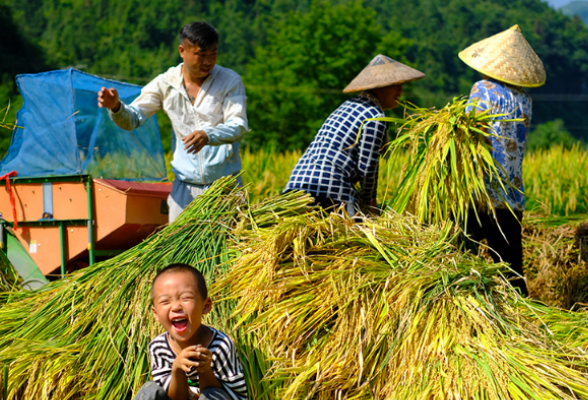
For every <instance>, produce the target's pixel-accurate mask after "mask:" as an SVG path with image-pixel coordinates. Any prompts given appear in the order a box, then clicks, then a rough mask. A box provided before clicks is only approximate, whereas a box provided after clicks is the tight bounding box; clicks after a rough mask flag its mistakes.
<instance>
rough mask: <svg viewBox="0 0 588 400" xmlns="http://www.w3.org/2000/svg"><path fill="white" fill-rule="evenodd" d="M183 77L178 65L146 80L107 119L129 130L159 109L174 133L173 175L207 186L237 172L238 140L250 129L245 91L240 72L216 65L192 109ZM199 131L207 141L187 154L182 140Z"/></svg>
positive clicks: (239, 165) (239, 159)
mask: <svg viewBox="0 0 588 400" xmlns="http://www.w3.org/2000/svg"><path fill="white" fill-rule="evenodd" d="M183 79H184V78H183V75H182V64H179V65H177V66H175V67H171V68H170V69H168V70H167V71H166V72H164V73H162V74H160V75H158V76H157V77H156V78H155V79H153V80H152V81H151V82H149V83H148V84H147V85H146V86H145V87H144V88H143V89H142V90H141V94H140V95H139V97H137V98H136V99H135V100H134V101H133V102H132V103H131V104H130V105H127V104H124V103H122V104H121V107H120V109H119V110H118V111H117V112H116V113H113V112H110V116H111V118H112V120H113V121H114V122H115V123H116V124H117V125H118V126H119V127H121V128H123V129H126V130H128V131H130V130H133V129H136V128H138V127H140V126H141V125H142V124H143V123H144V122H145V121H146V120H147V119H148V118H149V117H151V116H152V115H153V114H155V113H156V112H157V111H159V110H160V109H163V110H164V111H165V112H166V113H167V115H168V117H169V118H170V120H171V123H172V126H173V129H174V132H175V135H176V143H177V145H176V146H175V149H174V157H173V160H172V162H171V165H172V168H173V170H174V173H175V174H176V177H177V178H179V179H180V180H182V181H183V182H187V183H191V184H197V185H206V184H211V183H212V182H214V181H215V180H217V179H219V178H221V177H223V176H227V175H231V174H234V173H236V172H238V171H239V170H240V169H241V158H240V156H239V142H240V141H241V140H242V139H243V137H244V136H245V133H246V132H247V131H248V125H247V113H246V100H247V97H246V95H245V87H244V86H243V82H242V80H241V77H240V76H239V74H237V73H236V72H234V71H233V70H230V69H228V68H223V67H221V66H219V65H215V67H214V68H213V69H212V71H210V74H209V75H208V77H207V78H206V80H205V81H204V83H203V84H202V87H201V89H200V91H199V92H198V95H197V96H196V100H195V102H194V105H192V102H191V101H190V98H189V97H188V94H187V92H186V89H185V88H184V84H183ZM197 130H202V131H204V132H206V134H207V135H208V139H209V143H208V145H206V146H204V148H203V149H202V150H200V152H198V153H197V154H188V153H187V151H186V150H184V146H183V143H182V141H181V139H182V138H184V137H186V136H188V135H189V134H191V133H192V132H194V131H197Z"/></svg>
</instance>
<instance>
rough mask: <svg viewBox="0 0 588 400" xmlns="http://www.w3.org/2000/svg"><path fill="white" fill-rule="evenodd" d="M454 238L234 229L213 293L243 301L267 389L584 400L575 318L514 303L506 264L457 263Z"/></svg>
mask: <svg viewBox="0 0 588 400" xmlns="http://www.w3.org/2000/svg"><path fill="white" fill-rule="evenodd" d="M251 226H255V224H254V223H251ZM452 232H453V230H452V229H451V226H448V225H445V226H444V227H443V228H441V229H439V228H435V227H428V228H423V227H422V226H421V225H420V224H418V223H417V221H416V220H415V219H411V218H409V217H406V216H400V215H396V214H391V213H388V214H385V215H383V216H382V217H379V218H378V219H376V220H373V221H365V222H364V223H361V224H354V223H353V222H352V221H350V220H346V219H342V218H339V217H336V216H333V215H331V216H330V217H328V218H326V217H324V216H323V215H322V214H320V213H308V214H305V215H300V216H293V217H290V218H283V219H281V220H280V221H279V222H278V223H277V224H275V225H274V226H270V227H267V228H259V229H255V228H251V229H244V230H241V231H239V232H238V235H236V240H237V241H236V242H235V244H234V245H235V246H236V248H237V249H238V250H240V255H239V257H238V258H236V259H235V262H234V265H233V266H232V267H231V269H230V270H229V272H228V274H227V275H225V276H224V277H222V278H221V279H220V280H219V281H217V283H216V284H215V286H214V290H215V292H216V294H217V296H218V295H222V294H224V295H225V296H226V297H225V298H226V299H227V301H235V302H237V305H236V308H235V313H234V321H235V323H236V324H237V326H239V327H240V330H241V331H247V332H249V334H250V335H251V336H250V339H249V342H250V343H255V344H256V346H257V347H258V348H259V349H260V350H259V351H260V353H262V354H265V357H266V361H267V360H270V359H271V360H274V361H273V362H272V363H271V364H268V363H267V362H266V364H265V371H266V374H267V375H266V381H265V382H262V388H263V390H261V389H260V391H265V393H266V394H267V393H269V395H268V396H267V398H275V399H332V398H347V399H364V398H365V399H369V398H376V399H468V398H480V399H529V398H536V399H545V398H557V399H576V398H581V399H588V355H587V354H586V352H585V349H586V346H585V343H586V338H588V336H587V335H586V329H585V325H586V323H585V322H582V323H580V321H581V319H580V317H578V315H580V314H575V313H566V312H563V311H560V310H556V311H554V314H552V313H551V309H550V308H548V307H545V306H540V305H538V306H535V305H534V304H533V303H529V302H527V301H526V300H524V299H522V298H520V297H519V296H518V294H517V293H516V292H515V291H514V290H513V289H512V287H510V286H509V285H507V284H505V283H504V281H503V280H502V279H499V276H500V274H501V273H503V272H505V271H506V268H505V266H504V265H502V264H489V263H487V262H485V261H484V260H483V259H480V258H476V257H474V256H471V255H468V254H463V253H461V252H459V251H458V250H457V248H456V247H455V246H454V243H455V242H456V236H455V235H454V234H453V233H452ZM539 315H540V316H539ZM553 315H556V317H554V316H553ZM582 316H583V315H582ZM542 319H545V320H546V321H548V322H549V323H543V322H542ZM572 323H576V324H578V325H577V326H578V329H576V331H575V332H576V333H575V335H572V336H573V338H574V339H569V338H568V337H566V336H565V335H564V333H563V332H565V331H566V330H567V331H568V332H572V326H573V325H572ZM582 327H583V328H582ZM554 332H555V333H554ZM251 337H252V338H251ZM568 340H569V341H568ZM268 366H269V368H268ZM263 371H264V369H263V368H259V371H258V372H263ZM256 398H257V397H256Z"/></svg>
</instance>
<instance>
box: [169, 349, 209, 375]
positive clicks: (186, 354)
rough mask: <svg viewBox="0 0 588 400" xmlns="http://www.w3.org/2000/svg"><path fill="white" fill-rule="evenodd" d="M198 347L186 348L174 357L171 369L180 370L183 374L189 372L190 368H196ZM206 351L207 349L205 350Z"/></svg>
mask: <svg viewBox="0 0 588 400" xmlns="http://www.w3.org/2000/svg"><path fill="white" fill-rule="evenodd" d="M200 347H201V346H200V345H199V344H198V345H196V346H188V347H186V348H185V349H184V350H182V352H181V353H180V354H179V355H178V356H177V357H176V359H175V360H174V363H173V364H172V369H174V370H178V369H181V370H183V371H185V372H187V373H188V372H190V371H191V370H192V368H198V365H199V362H198V361H196V360H197V356H198V355H199V354H200V351H201V350H200ZM207 350H208V349H207Z"/></svg>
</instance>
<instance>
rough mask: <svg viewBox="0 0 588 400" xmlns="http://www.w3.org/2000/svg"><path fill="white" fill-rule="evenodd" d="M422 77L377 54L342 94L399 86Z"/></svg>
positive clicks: (418, 73)
mask: <svg viewBox="0 0 588 400" xmlns="http://www.w3.org/2000/svg"><path fill="white" fill-rule="evenodd" d="M424 77H425V74H423V73H422V72H420V71H417V70H416V69H414V68H410V67H409V66H408V65H404V64H402V63H401V62H398V61H394V60H393V59H391V58H390V57H386V56H383V55H381V54H379V55H377V56H376V57H374V59H373V60H372V61H371V62H370V63H369V65H368V66H367V67H365V68H364V69H363V71H361V72H360V73H359V75H357V76H356V77H355V79H353V80H352V81H351V83H350V84H349V85H347V87H346V88H345V89H343V93H350V92H358V91H360V90H369V89H375V88H379V87H384V86H389V85H400V84H401V83H405V82H410V81H414V80H417V79H422V78H424Z"/></svg>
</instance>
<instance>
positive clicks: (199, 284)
mask: <svg viewBox="0 0 588 400" xmlns="http://www.w3.org/2000/svg"><path fill="white" fill-rule="evenodd" d="M178 272H186V273H189V274H192V276H193V277H194V280H195V281H196V288H197V289H198V292H199V293H200V296H202V299H204V300H206V299H207V298H208V289H207V288H206V280H204V276H203V275H202V274H201V273H200V271H198V270H197V269H196V268H194V267H193V266H191V265H188V264H182V263H176V264H170V265H168V266H167V267H165V268H164V269H162V270H161V271H159V272H158V273H157V275H155V278H154V279H153V282H152V283H151V301H153V287H154V286H155V281H157V279H158V278H159V277H160V276H161V275H165V274H171V273H178Z"/></svg>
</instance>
